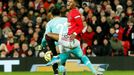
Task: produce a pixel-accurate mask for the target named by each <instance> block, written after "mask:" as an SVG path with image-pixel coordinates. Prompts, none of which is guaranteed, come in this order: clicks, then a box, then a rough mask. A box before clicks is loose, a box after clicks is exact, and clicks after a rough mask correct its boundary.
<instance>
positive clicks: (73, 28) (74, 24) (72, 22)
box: [67, 8, 84, 35]
mask: <svg viewBox="0 0 134 75" xmlns="http://www.w3.org/2000/svg"><path fill="white" fill-rule="evenodd" d="M67 18H68V22H69V28H68V34H69V35H70V34H73V33H77V34H80V33H82V30H83V28H84V26H83V22H82V18H81V14H80V13H79V10H77V8H74V9H72V10H70V12H69V13H68V15H67Z"/></svg>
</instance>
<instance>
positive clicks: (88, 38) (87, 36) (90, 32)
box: [82, 26, 95, 47]
mask: <svg viewBox="0 0 134 75" xmlns="http://www.w3.org/2000/svg"><path fill="white" fill-rule="evenodd" d="M94 35H95V32H94V31H93V29H92V27H91V26H87V29H86V32H84V33H83V34H82V40H83V41H85V42H86V43H87V44H88V46H90V47H91V46H92V42H93V41H92V40H93V37H94Z"/></svg>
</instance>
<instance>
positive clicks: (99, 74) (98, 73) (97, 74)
mask: <svg viewBox="0 0 134 75" xmlns="http://www.w3.org/2000/svg"><path fill="white" fill-rule="evenodd" d="M95 75H103V73H102V72H97V73H96V74H95Z"/></svg>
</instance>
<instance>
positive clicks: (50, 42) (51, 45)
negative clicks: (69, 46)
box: [46, 35, 58, 75]
mask: <svg viewBox="0 0 134 75" xmlns="http://www.w3.org/2000/svg"><path fill="white" fill-rule="evenodd" d="M46 41H47V43H48V46H49V48H50V50H51V51H52V53H53V56H54V57H55V56H57V51H56V46H55V40H53V39H51V38H50V37H49V36H47V35H46ZM52 67H53V71H54V74H55V75H58V64H57V63H55V64H53V66H52Z"/></svg>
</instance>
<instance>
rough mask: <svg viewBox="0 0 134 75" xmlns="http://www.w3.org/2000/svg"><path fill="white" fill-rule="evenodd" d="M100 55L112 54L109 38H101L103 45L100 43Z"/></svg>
mask: <svg viewBox="0 0 134 75" xmlns="http://www.w3.org/2000/svg"><path fill="white" fill-rule="evenodd" d="M101 53H102V56H111V55H112V48H111V44H110V42H109V39H107V38H105V39H103V45H102V51H101Z"/></svg>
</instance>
